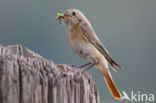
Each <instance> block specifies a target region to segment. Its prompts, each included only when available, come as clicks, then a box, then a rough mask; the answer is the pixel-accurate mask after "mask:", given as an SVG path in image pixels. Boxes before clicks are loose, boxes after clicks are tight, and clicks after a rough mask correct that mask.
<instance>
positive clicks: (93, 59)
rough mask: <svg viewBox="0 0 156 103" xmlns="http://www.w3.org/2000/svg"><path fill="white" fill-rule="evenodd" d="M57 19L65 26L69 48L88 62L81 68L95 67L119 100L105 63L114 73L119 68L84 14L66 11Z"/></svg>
mask: <svg viewBox="0 0 156 103" xmlns="http://www.w3.org/2000/svg"><path fill="white" fill-rule="evenodd" d="M57 18H58V20H59V21H60V23H62V21H64V22H65V24H66V35H67V39H68V42H69V44H70V46H71V48H72V49H73V50H74V51H75V52H76V53H77V54H78V55H79V56H80V57H82V58H83V59H85V60H87V61H88V63H87V64H84V65H82V66H81V67H84V66H88V65H90V66H89V67H88V69H89V68H91V67H92V66H95V67H96V68H97V69H98V70H99V72H101V73H102V75H104V79H105V81H106V83H107V85H108V87H109V90H110V92H111V94H112V96H113V97H114V98H115V99H119V100H121V98H122V96H121V93H120V91H119V90H118V88H117V87H116V85H115V83H114V82H113V80H112V77H111V74H110V71H109V69H108V64H107V62H108V63H109V64H110V65H111V67H112V68H113V70H115V71H116V67H115V66H117V67H119V68H121V67H120V66H119V65H118V64H117V63H116V62H115V61H114V60H113V59H112V57H111V56H110V54H109V53H108V52H107V50H106V49H105V48H104V46H103V45H102V43H101V42H100V40H99V38H98V37H97V36H96V34H95V32H94V30H93V28H92V26H91V24H90V22H89V21H88V20H87V18H86V17H85V16H84V14H83V13H82V12H81V11H80V10H77V9H68V10H66V11H64V13H63V14H60V13H58V15H57Z"/></svg>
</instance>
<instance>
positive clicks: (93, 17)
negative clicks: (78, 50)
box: [0, 0, 156, 103]
mask: <svg viewBox="0 0 156 103" xmlns="http://www.w3.org/2000/svg"><path fill="white" fill-rule="evenodd" d="M70 8H77V9H80V10H81V11H82V12H83V13H84V14H85V16H86V17H87V18H88V19H89V21H90V22H91V24H92V26H93V28H94V30H95V32H96V34H97V35H98V37H99V38H100V40H101V41H102V43H103V44H104V45H105V47H106V48H107V50H108V51H109V53H110V54H111V55H112V57H113V58H114V59H115V60H116V61H117V62H118V63H119V64H120V65H121V66H122V67H123V68H124V69H123V70H121V71H120V70H119V72H117V73H115V72H114V71H112V69H110V70H111V74H112V77H113V79H114V81H115V83H116V84H117V86H118V88H119V89H120V91H121V92H122V91H123V90H124V91H126V93H128V95H130V92H131V91H132V90H133V91H134V92H136V93H137V92H138V91H140V92H141V93H146V94H149V93H153V94H156V80H155V78H156V76H155V75H156V66H155V64H156V54H155V53H156V0H64V1H63V0H44V1H43V0H1V1H0V44H1V45H4V46H6V45H10V44H22V45H23V46H24V47H28V48H29V49H31V50H33V51H35V52H36V53H39V54H40V55H42V56H43V57H45V58H48V59H51V60H53V61H54V63H56V64H60V63H65V64H74V65H77V66H79V65H81V64H84V63H86V61H84V60H82V59H81V58H80V57H78V56H77V55H76V54H75V53H74V52H73V51H72V49H71V48H70V47H69V45H68V43H67V40H66V35H65V27H64V26H62V25H60V24H59V22H58V21H57V20H56V14H57V13H58V12H63V11H64V10H66V9H70ZM90 72H91V73H92V76H93V79H94V80H95V83H96V86H97V89H98V91H99V94H100V101H101V103H104V102H105V103H112V102H113V103H119V102H120V101H116V100H114V99H113V98H112V96H111V94H110V92H109V90H108V88H107V86H106V83H105V82H104V79H103V76H102V75H100V73H99V72H98V71H97V70H96V69H95V68H92V69H91V70H90ZM126 102H128V101H126V100H125V101H124V103H126Z"/></svg>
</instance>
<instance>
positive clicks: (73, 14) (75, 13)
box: [57, 9, 86, 26]
mask: <svg viewBox="0 0 156 103" xmlns="http://www.w3.org/2000/svg"><path fill="white" fill-rule="evenodd" d="M57 19H58V20H59V21H60V23H62V21H64V22H65V24H66V25H67V26H68V25H75V24H77V23H80V22H82V21H84V20H86V18H85V16H84V15H83V13H82V12H81V11H80V10H77V9H68V10H66V11H64V12H63V14H60V13H58V14H57Z"/></svg>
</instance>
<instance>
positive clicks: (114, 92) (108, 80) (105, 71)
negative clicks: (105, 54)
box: [96, 61, 122, 100]
mask: <svg viewBox="0 0 156 103" xmlns="http://www.w3.org/2000/svg"><path fill="white" fill-rule="evenodd" d="M96 68H97V69H98V70H99V71H100V72H101V73H102V74H103V75H104V78H105V81H106V83H107V86H108V88H109V90H110V92H111V94H112V96H113V97H114V98H115V99H119V100H121V99H122V95H121V93H120V91H119V90H118V88H117V87H116V85H115V83H114V82H113V79H112V77H111V74H110V72H109V70H108V67H107V64H105V63H104V61H103V63H99V64H97V65H96Z"/></svg>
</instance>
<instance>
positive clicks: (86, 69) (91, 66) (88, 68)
mask: <svg viewBox="0 0 156 103" xmlns="http://www.w3.org/2000/svg"><path fill="white" fill-rule="evenodd" d="M95 64H96V62H94V63H92V64H91V65H90V66H89V67H88V68H87V69H85V70H83V71H82V73H84V72H85V71H87V70H89V69H90V68H91V67H93V66H94V65H95Z"/></svg>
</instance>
